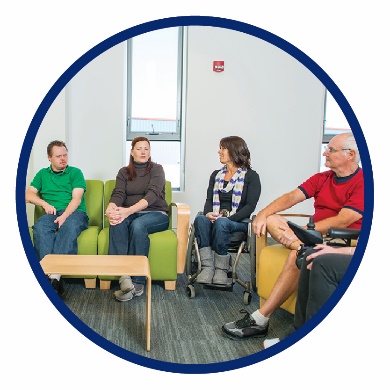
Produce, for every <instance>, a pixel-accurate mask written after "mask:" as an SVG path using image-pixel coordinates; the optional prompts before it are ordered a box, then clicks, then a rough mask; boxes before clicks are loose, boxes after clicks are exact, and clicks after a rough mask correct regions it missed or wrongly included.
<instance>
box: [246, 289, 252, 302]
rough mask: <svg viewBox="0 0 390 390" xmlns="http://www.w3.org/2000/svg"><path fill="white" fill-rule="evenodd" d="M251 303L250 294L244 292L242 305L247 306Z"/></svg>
mask: <svg viewBox="0 0 390 390" xmlns="http://www.w3.org/2000/svg"><path fill="white" fill-rule="evenodd" d="M251 301H252V294H251V293H250V292H248V291H244V304H245V305H249V304H250V303H251Z"/></svg>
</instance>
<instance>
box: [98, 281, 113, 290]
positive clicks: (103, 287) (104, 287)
mask: <svg viewBox="0 0 390 390" xmlns="http://www.w3.org/2000/svg"><path fill="white" fill-rule="evenodd" d="M110 288H111V280H100V290H109V289H110Z"/></svg>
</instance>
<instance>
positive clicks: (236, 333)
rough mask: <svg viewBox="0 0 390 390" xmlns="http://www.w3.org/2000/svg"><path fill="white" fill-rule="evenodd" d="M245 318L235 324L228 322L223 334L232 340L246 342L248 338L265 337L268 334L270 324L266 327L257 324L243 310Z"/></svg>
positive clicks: (224, 326) (223, 327) (223, 328)
mask: <svg viewBox="0 0 390 390" xmlns="http://www.w3.org/2000/svg"><path fill="white" fill-rule="evenodd" d="M240 313H242V314H244V313H245V316H244V318H241V319H240V320H237V321H234V322H228V323H227V324H225V325H223V326H222V330H223V332H224V333H225V334H226V336H227V337H229V338H230V339H232V340H244V339H248V338H256V337H264V336H266V335H267V332H268V323H267V325H265V326H260V325H257V324H256V321H255V320H254V319H253V317H252V316H251V315H250V313H248V312H247V311H246V310H244V309H241V310H240Z"/></svg>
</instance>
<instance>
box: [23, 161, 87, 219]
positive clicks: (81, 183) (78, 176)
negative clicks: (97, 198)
mask: <svg viewBox="0 0 390 390" xmlns="http://www.w3.org/2000/svg"><path fill="white" fill-rule="evenodd" d="M30 185H31V186H32V187H34V188H36V189H37V190H38V192H39V194H40V196H41V198H42V199H43V200H44V201H46V202H47V203H49V204H50V205H52V206H53V207H55V208H56V210H58V211H59V210H65V209H66V208H67V207H68V204H69V203H70V201H71V200H72V191H73V189H74V188H83V189H84V191H85V190H86V189H87V183H86V182H85V179H84V175H83V173H82V172H81V170H80V169H79V168H75V167H71V166H69V165H68V166H67V167H66V169H65V171H63V172H59V173H55V172H53V170H52V169H51V166H50V167H48V168H42V169H41V170H40V171H39V172H38V173H37V174H36V175H35V177H34V179H33V181H32V182H31V184H30ZM77 210H80V211H84V212H85V213H86V212H87V209H86V206H85V199H84V194H83V197H82V198H81V202H80V205H79V207H78V208H77Z"/></svg>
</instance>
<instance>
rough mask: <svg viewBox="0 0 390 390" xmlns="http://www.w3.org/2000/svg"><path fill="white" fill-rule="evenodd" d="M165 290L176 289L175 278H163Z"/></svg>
mask: <svg viewBox="0 0 390 390" xmlns="http://www.w3.org/2000/svg"><path fill="white" fill-rule="evenodd" d="M164 288H165V290H176V280H164Z"/></svg>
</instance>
